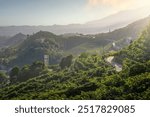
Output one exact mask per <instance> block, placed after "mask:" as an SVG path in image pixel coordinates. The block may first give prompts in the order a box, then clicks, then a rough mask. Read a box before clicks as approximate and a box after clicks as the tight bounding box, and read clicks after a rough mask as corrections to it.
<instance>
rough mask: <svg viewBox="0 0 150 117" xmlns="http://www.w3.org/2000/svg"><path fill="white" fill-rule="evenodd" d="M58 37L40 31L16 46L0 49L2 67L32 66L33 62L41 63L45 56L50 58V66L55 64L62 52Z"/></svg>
mask: <svg viewBox="0 0 150 117" xmlns="http://www.w3.org/2000/svg"><path fill="white" fill-rule="evenodd" d="M57 38H58V36H56V35H54V34H52V33H50V32H43V31H40V32H38V33H36V34H33V35H31V36H28V37H27V39H26V40H24V41H23V42H22V43H21V44H19V45H18V46H12V47H9V48H6V49H5V48H4V49H1V51H0V54H1V56H0V62H1V64H2V65H6V66H8V67H13V66H15V65H18V66H23V65H25V64H32V63H33V62H34V61H43V57H44V55H45V54H47V55H49V56H50V61H49V62H50V64H56V63H58V62H59V61H60V59H61V57H62V50H61V46H60V45H59V43H57V41H56V40H57Z"/></svg>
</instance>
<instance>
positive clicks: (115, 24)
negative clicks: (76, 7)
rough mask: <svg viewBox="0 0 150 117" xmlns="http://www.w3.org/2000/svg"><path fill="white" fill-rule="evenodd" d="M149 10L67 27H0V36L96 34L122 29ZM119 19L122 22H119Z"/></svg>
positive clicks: (139, 10)
mask: <svg viewBox="0 0 150 117" xmlns="http://www.w3.org/2000/svg"><path fill="white" fill-rule="evenodd" d="M149 10H150V8H149V7H147V8H145V7H144V8H138V9H133V10H126V11H121V12H119V13H115V14H112V15H110V16H107V17H105V18H102V19H98V20H95V21H90V22H87V23H85V24H69V25H52V26H1V27H0V36H13V35H16V34H17V33H18V32H21V33H23V34H26V35H27V34H29V35H31V34H33V33H37V32H39V31H40V30H43V31H48V32H52V33H55V34H64V33H82V34H97V33H102V32H103V33H104V32H108V31H109V29H111V30H112V31H113V30H115V29H118V28H122V27H124V26H126V25H128V24H130V23H132V22H134V21H136V20H139V19H142V18H144V17H147V16H148V15H150V13H149ZM120 17H121V18H122V20H120Z"/></svg>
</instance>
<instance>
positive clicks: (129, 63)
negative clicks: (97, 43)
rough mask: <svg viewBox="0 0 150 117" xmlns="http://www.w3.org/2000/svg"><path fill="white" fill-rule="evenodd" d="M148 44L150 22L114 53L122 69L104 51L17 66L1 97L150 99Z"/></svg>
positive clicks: (149, 51) (149, 43) (2, 89)
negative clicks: (137, 36)
mask: <svg viewBox="0 0 150 117" xmlns="http://www.w3.org/2000/svg"><path fill="white" fill-rule="evenodd" d="M149 45H150V25H149V26H148V27H147V29H145V30H144V31H143V33H142V34H141V36H140V37H139V38H138V39H137V40H135V41H133V42H132V43H131V44H130V45H129V46H128V47H126V48H124V49H122V50H121V51H120V52H118V53H115V54H114V56H115V60H114V61H115V62H119V63H121V64H122V66H123V67H122V71H120V72H117V71H115V68H114V67H113V66H112V65H111V64H110V63H108V62H107V61H106V60H105V59H106V58H105V55H104V56H100V55H96V54H94V55H91V54H88V53H82V54H81V55H80V56H78V57H75V58H74V59H73V58H72V57H71V56H69V57H65V58H63V59H62V61H61V62H60V64H59V65H55V66H49V68H47V67H45V66H44V65H43V64H42V63H41V62H35V63H33V64H32V65H29V66H24V67H23V68H16V67H15V68H13V69H12V70H11V72H10V81H11V82H10V84H7V86H5V87H4V88H1V89H0V92H1V93H0V99H103V100H106V99H132V100H133V99H150V46H149ZM64 65H66V66H64ZM62 66H63V67H62Z"/></svg>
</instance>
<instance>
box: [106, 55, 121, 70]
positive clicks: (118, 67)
mask: <svg viewBox="0 0 150 117" xmlns="http://www.w3.org/2000/svg"><path fill="white" fill-rule="evenodd" d="M113 59H114V56H110V57H108V58H107V59H106V61H107V62H108V63H110V64H111V65H112V66H114V67H115V69H116V71H117V72H120V71H122V65H120V64H118V63H116V62H113Z"/></svg>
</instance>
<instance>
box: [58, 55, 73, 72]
mask: <svg viewBox="0 0 150 117" xmlns="http://www.w3.org/2000/svg"><path fill="white" fill-rule="evenodd" d="M72 59H73V56H72V55H69V56H67V57H64V58H62V60H61V62H60V64H59V65H60V67H61V69H64V68H66V67H70V66H71V63H72Z"/></svg>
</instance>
